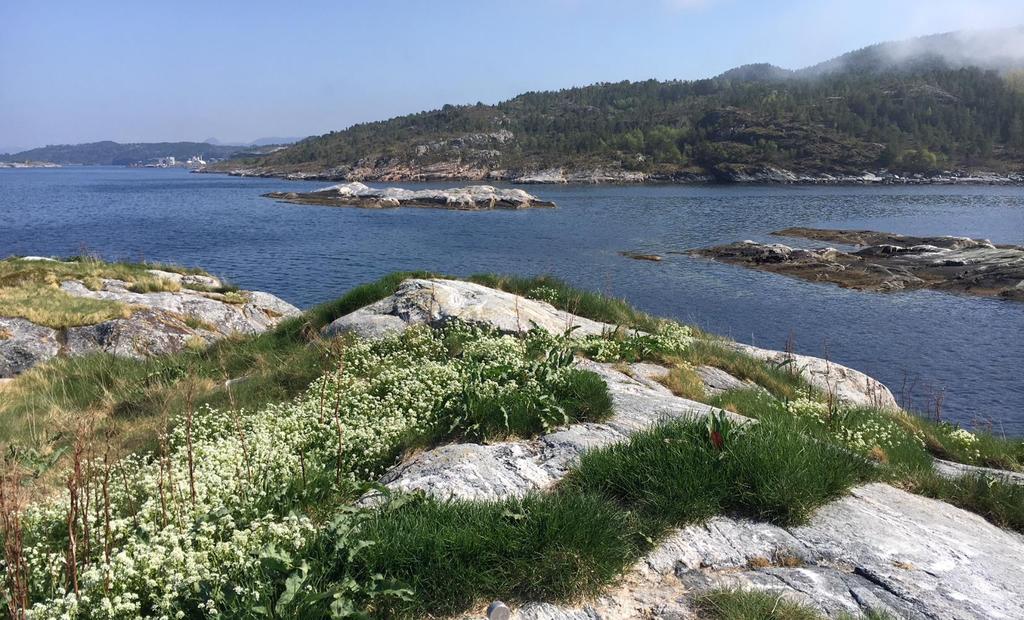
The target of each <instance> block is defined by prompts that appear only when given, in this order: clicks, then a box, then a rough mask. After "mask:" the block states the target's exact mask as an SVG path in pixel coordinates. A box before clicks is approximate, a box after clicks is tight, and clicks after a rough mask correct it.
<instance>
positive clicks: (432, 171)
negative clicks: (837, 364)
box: [195, 162, 1024, 185]
mask: <svg viewBox="0 0 1024 620" xmlns="http://www.w3.org/2000/svg"><path fill="white" fill-rule="evenodd" d="M195 172H202V173H206V172H209V173H224V174H229V175H232V176H242V177H249V176H251V177H272V178H283V179H289V180H296V181H346V182H353V181H360V182H382V183H398V182H421V181H492V182H493V181H498V182H506V183H516V184H582V185H586V184H635V183H678V184H713V183H722V184H749V185H1022V184H1024V173H1006V174H1004V173H997V172H991V171H968V170H950V171H944V172H941V173H937V174H920V173H917V174H900V173H896V172H892V171H889V170H864V171H858V172H835V171H808V170H803V171H801V170H789V169H785V168H780V167H775V166H724V167H718V168H716V169H713V170H703V169H692V170H690V169H687V170H674V171H655V172H641V171H634V170H626V169H623V168H617V167H595V168H542V169H524V170H508V169H495V168H488V167H482V166H475V165H465V164H461V163H454V162H450V163H439V164H430V165H423V166H417V165H412V164H405V163H403V164H388V163H384V164H376V163H374V164H367V165H359V166H353V167H349V166H340V167H336V168H328V169H313V170H309V169H302V168H296V167H277V166H247V167H235V168H227V167H222V168H217V169H203V170H196V171H195Z"/></svg>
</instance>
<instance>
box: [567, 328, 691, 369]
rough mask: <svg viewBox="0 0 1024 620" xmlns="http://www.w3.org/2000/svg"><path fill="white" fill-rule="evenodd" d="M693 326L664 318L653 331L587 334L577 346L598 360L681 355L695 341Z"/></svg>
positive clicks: (610, 360)
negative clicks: (599, 334)
mask: <svg viewBox="0 0 1024 620" xmlns="http://www.w3.org/2000/svg"><path fill="white" fill-rule="evenodd" d="M694 339H695V338H694V336H693V332H692V330H691V329H690V328H689V327H687V326H685V325H680V324H679V323H675V322H673V321H663V322H662V323H660V324H659V325H658V328H657V330H655V331H653V332H651V333H645V332H639V331H634V332H630V333H627V334H611V335H609V336H586V337H584V338H580V339H578V343H579V344H578V346H579V348H580V350H582V351H583V352H584V353H585V354H586V355H587V356H588V357H591V358H593V359H595V360H597V361H599V362H615V361H620V360H622V361H635V360H642V359H649V358H651V357H652V356H656V355H679V354H681V353H682V352H683V351H684V350H685V349H686V348H687V347H689V346H690V344H692V343H693V341H694Z"/></svg>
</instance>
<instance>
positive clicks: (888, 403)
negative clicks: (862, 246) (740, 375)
mask: <svg viewBox="0 0 1024 620" xmlns="http://www.w3.org/2000/svg"><path fill="white" fill-rule="evenodd" d="M452 319H459V320H462V321H466V322H468V323H478V324H482V325H487V326H489V327H493V328H495V329H497V330H499V331H502V332H506V333H517V332H524V331H529V330H530V329H533V328H534V327H539V328H541V329H545V330H547V331H549V332H551V333H556V334H561V333H565V332H566V331H567V330H572V333H573V334H576V335H580V336H586V335H600V334H603V333H610V332H612V331H614V330H615V329H616V326H614V325H609V324H607V323H601V322H599V321H592V320H590V319H586V318H583V317H580V316H576V315H573V314H570V313H568V312H564V311H562V310H558V309H557V308H555V307H554V306H552V305H551V304H549V303H546V302H543V301H537V300H534V299H527V298H525V297H520V296H518V295H514V294H512V293H507V292H505V291H500V290H496V289H493V288H489V287H486V286H481V285H479V284H474V283H472V282H464V281H461V280H445V279H440V278H436V279H430V280H422V279H410V280H406V281H405V282H403V283H402V284H401V285H400V286H399V288H398V290H397V291H396V292H395V294H394V295H391V296H390V297H387V298H385V299H382V300H380V301H378V302H376V303H374V304H371V305H369V306H366V307H364V308H361V309H359V310H356V311H355V312H353V313H351V314H348V315H345V316H343V317H341V318H339V319H337V320H335V321H334V322H333V323H331V324H329V325H327V326H326V327H325V328H324V330H323V331H324V334H325V335H327V336H336V335H339V334H342V333H347V332H352V333H355V334H357V335H359V336H363V337H367V338H376V337H380V336H383V335H385V334H389V333H394V332H398V331H401V330H404V329H405V328H406V327H408V326H409V325H413V324H427V325H432V326H438V325H443V324H444V323H445V322H447V321H450V320H452ZM728 346H731V347H735V348H736V349H737V350H739V351H741V352H743V353H746V354H748V355H751V356H753V357H757V358H759V359H764V360H767V361H769V362H772V363H776V364H792V366H793V369H794V372H799V373H800V374H801V375H802V376H803V377H804V378H805V379H806V380H807V381H808V382H809V383H810V384H811V385H813V386H815V387H817V388H819V389H821V390H823V391H830V392H831V393H833V394H835V395H836V396H837V397H838V398H840V399H842V400H844V401H846V402H849V403H851V404H857V405H876V406H880V407H891V408H895V407H896V399H895V397H893V395H892V393H891V392H890V391H889V389H888V388H886V387H885V386H884V385H882V384H881V383H880V382H878V381H876V380H874V379H872V378H871V377H869V376H867V375H865V374H864V373H862V372H859V371H857V370H854V369H852V368H847V367H846V366H842V365H840V364H835V363H832V362H829V361H828V360H824V359H820V358H816V357H810V356H806V355H790V354H788V353H784V352H782V351H771V350H768V349H759V348H757V347H752V346H749V345H743V344H738V343H729V344H728ZM789 359H792V362H787V361H786V360H789ZM641 371H643V369H642V368H641ZM643 372H648V373H649V372H650V370H647V371H643ZM698 373H699V374H701V376H702V379H703V380H704V382H705V386H706V387H710V388H711V392H712V393H716V391H717V392H721V391H723V390H725V389H732V388H735V387H752V386H751V385H750V384H748V383H744V382H742V381H740V380H738V379H736V378H735V377H732V376H730V375H729V374H728V373H726V372H725V371H722V370H719V369H710V368H707V367H703V368H702V369H699V370H698Z"/></svg>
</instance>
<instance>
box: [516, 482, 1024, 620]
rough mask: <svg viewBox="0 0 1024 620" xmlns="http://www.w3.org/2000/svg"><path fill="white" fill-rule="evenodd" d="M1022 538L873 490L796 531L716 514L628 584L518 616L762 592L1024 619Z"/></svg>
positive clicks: (672, 606) (849, 605)
mask: <svg viewBox="0 0 1024 620" xmlns="http://www.w3.org/2000/svg"><path fill="white" fill-rule="evenodd" d="M1022 562H1024V537H1022V536H1020V535H1019V534H1015V533H1012V532H1007V531H1005V530H1001V529H999V528H998V527H996V526H994V525H992V524H990V523H988V522H987V521H985V520H984V519H982V518H981V517H979V516H977V515H975V514H973V513H969V512H966V511H963V510H960V509H958V508H955V507H953V506H951V505H949V504H945V503H943V502H939V501H936V500H931V499H927V498H924V497H919V496H916V495H911V494H909V493H906V492H904V491H900V490H898V489H894V488H892V487H890V486H887V485H884V484H869V485H866V486H863V487H860V488H857V489H854V491H853V492H852V493H851V494H850V495H849V496H848V497H845V498H843V499H841V500H839V501H837V502H834V503H833V504H830V505H828V506H826V507H824V508H822V509H821V510H819V511H818V512H817V514H815V515H814V516H813V517H812V518H811V520H810V522H809V523H808V524H807V525H805V526H802V527H795V528H788V529H787V528H780V527H777V526H774V525H770V524H766V523H754V522H751V521H746V520H742V519H733V518H728V517H716V518H714V519H712V520H710V521H709V522H708V523H706V524H704V525H695V526H690V527H687V528H683V529H681V530H678V531H676V532H674V533H673V534H671V535H670V536H668V537H667V538H666V539H665V540H664V541H662V542H661V543H660V544H659V545H658V546H657V547H656V548H655V549H654V550H653V551H652V552H651V553H649V554H648V555H647V556H646V557H645V558H644V559H643V560H642V561H641V562H639V563H638V564H637V566H635V567H634V569H633V570H632V572H631V573H630V574H629V575H628V576H627V577H626V578H625V579H624V581H623V583H622V584H620V585H619V586H617V587H615V588H614V589H612V590H611V591H610V592H608V593H607V594H606V595H604V596H601V597H598V598H596V599H594V600H591V601H586V602H585V603H583V604H574V605H565V606H560V605H530V606H526V607H524V608H523V609H522V610H520V611H519V612H518V613H517V615H515V616H514V617H516V618H520V619H526V618H530V619H535V620H537V619H550V620H561V619H563V618H564V619H575V618H602V619H612V618H615V619H618V618H623V619H624V618H647V617H664V616H660V615H659V614H664V613H665V611H666V610H669V612H670V613H678V614H682V615H680V616H678V617H688V616H686V615H685V614H687V613H692V612H691V611H690V610H689V607H688V605H687V601H688V600H690V597H692V595H693V594H695V593H699V592H701V591H703V590H707V589H710V588H714V587H737V588H744V589H760V590H766V591H770V592H773V593H777V594H778V595H779V596H782V597H785V598H787V599H790V600H793V601H797V602H801V603H804V604H806V605H809V606H811V607H813V608H816V609H817V610H818V611H819V612H821V613H822V614H823V615H825V616H827V617H830V618H835V617H840V616H842V615H843V614H852V615H854V616H856V615H859V614H863V613H865V612H867V611H868V610H876V611H886V612H889V613H890V614H891V615H893V616H894V617H897V618H911V619H929V620H938V619H946V618H950V619H954V618H956V619H977V620H982V619H986V620H987V619H992V618H1004V619H1011V618H1013V619H1015V618H1024V597H1021V596H1020V594H1021V592H1024V575H1022V573H1021V570H1020V568H1021V564H1022Z"/></svg>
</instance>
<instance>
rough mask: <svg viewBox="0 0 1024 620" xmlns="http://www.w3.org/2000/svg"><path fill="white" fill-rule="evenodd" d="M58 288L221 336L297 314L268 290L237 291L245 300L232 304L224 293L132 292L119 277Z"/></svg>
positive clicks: (246, 331) (263, 326)
mask: <svg viewBox="0 0 1024 620" xmlns="http://www.w3.org/2000/svg"><path fill="white" fill-rule="evenodd" d="M61 289H62V290H63V291H64V292H66V293H68V294H70V295H74V296H76V297H88V298H91V299H105V300H109V301H116V302H119V303H122V304H125V305H128V306H138V307H142V308H149V309H153V310H162V311H165V312H169V313H172V314H175V315H178V316H180V317H187V318H189V319H193V320H195V321H200V322H202V323H205V324H207V325H209V326H210V327H212V328H213V330H212V331H216V332H218V333H220V334H222V335H227V334H231V333H237V334H254V333H258V332H261V331H263V330H265V329H267V328H268V327H271V326H272V325H275V324H276V323H277V322H279V321H280V320H281V319H282V318H284V317H287V316H294V315H297V314H299V312H300V311H299V309H298V308H296V307H294V306H292V305H291V304H288V303H286V302H284V301H281V300H280V299H278V298H276V297H274V296H273V295H270V294H268V293H260V294H258V295H255V296H254V295H253V294H252V293H244V292H243V293H240V295H241V296H242V297H243V298H244V299H245V302H244V303H238V304H236V303H231V302H230V301H228V298H227V297H225V296H224V295H220V294H217V293H204V292H199V291H192V290H189V289H182V290H180V291H175V292H159V293H135V292H132V291H130V290H128V287H127V285H126V283H124V282H121V281H120V280H103V287H102V288H101V289H100V290H96V291H94V290H91V289H89V288H87V287H86V286H85V285H84V284H82V283H81V282H78V281H75V280H69V281H66V282H62V283H61Z"/></svg>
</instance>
